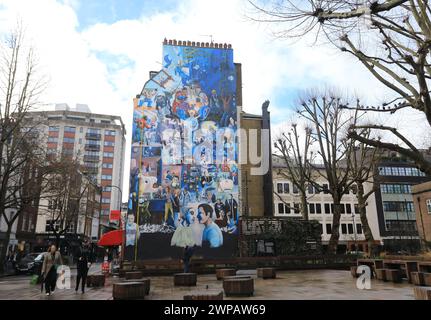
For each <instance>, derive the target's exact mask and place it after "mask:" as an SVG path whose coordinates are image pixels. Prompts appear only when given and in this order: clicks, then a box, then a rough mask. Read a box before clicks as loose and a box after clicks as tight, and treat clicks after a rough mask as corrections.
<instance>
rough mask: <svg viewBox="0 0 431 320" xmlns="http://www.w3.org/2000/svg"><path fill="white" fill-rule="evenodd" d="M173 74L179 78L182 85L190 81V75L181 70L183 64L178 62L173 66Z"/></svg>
mask: <svg viewBox="0 0 431 320" xmlns="http://www.w3.org/2000/svg"><path fill="white" fill-rule="evenodd" d="M175 75H176V76H179V77H180V78H181V83H182V84H183V86H186V85H187V84H188V83H189V81H190V76H189V75H187V74H186V73H185V72H184V71H183V66H182V65H180V64H178V65H177V66H176V67H175Z"/></svg>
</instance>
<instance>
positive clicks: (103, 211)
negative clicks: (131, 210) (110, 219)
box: [101, 209, 110, 216]
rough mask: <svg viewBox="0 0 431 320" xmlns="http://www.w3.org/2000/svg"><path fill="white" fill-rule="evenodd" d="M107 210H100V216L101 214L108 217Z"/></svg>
mask: <svg viewBox="0 0 431 320" xmlns="http://www.w3.org/2000/svg"><path fill="white" fill-rule="evenodd" d="M109 213H110V212H109V210H108V209H103V210H102V212H101V214H102V216H109Z"/></svg>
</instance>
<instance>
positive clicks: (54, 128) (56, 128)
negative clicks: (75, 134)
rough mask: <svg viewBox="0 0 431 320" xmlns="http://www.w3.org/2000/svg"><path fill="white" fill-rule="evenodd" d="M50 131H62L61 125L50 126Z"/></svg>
mask: <svg viewBox="0 0 431 320" xmlns="http://www.w3.org/2000/svg"><path fill="white" fill-rule="evenodd" d="M49 131H51V132H58V131H60V127H58V126H52V127H51V126H50V127H49Z"/></svg>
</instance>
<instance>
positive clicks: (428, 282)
mask: <svg viewBox="0 0 431 320" xmlns="http://www.w3.org/2000/svg"><path fill="white" fill-rule="evenodd" d="M423 275H424V284H425V286H428V287H431V273H426V272H424V274H423Z"/></svg>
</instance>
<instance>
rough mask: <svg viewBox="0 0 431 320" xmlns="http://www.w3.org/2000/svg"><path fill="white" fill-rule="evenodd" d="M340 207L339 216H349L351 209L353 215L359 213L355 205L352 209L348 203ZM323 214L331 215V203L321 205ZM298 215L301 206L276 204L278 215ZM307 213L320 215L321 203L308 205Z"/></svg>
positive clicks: (332, 208) (297, 204) (332, 211)
mask: <svg viewBox="0 0 431 320" xmlns="http://www.w3.org/2000/svg"><path fill="white" fill-rule="evenodd" d="M340 206H341V214H351V213H352V209H353V210H354V212H355V213H359V208H358V205H357V204H355V205H354V206H353V208H352V204H350V203H342V204H340ZM323 209H324V213H326V214H333V213H334V212H335V211H334V204H333V203H324V204H323ZM292 211H293V213H296V214H298V213H300V212H301V205H300V204H299V203H294V204H293V206H291V204H290V203H279V204H278V214H290V213H292ZM308 213H309V214H322V204H321V203H309V204H308Z"/></svg>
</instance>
